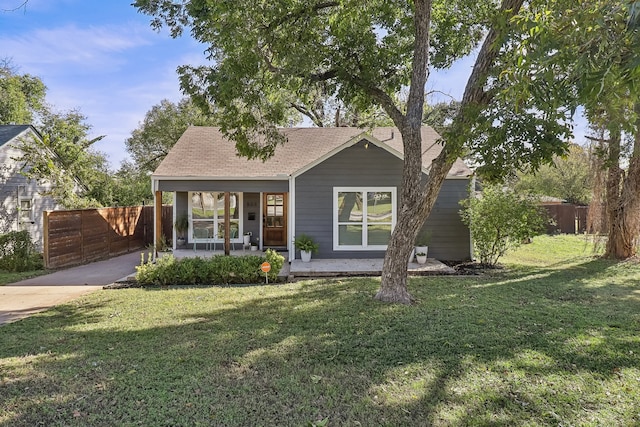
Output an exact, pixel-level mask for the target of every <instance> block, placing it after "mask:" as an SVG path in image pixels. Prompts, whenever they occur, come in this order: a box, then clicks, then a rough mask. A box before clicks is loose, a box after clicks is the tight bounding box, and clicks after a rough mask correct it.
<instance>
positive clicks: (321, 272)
mask: <svg viewBox="0 0 640 427" xmlns="http://www.w3.org/2000/svg"><path fill="white" fill-rule="evenodd" d="M261 254H262V252H261V251H250V250H232V251H231V252H230V255H231V256H244V255H261ZM280 254H281V255H282V256H284V257H285V263H284V266H283V267H282V271H280V274H279V275H278V276H279V277H284V278H288V279H293V278H299V277H338V276H379V275H380V274H381V272H382V262H383V260H382V259H370V258H369V259H318V258H314V259H312V260H311V262H302V260H299V259H294V260H293V261H291V262H290V263H289V262H287V261H286V260H287V259H288V257H289V253H288V252H286V251H284V252H280ZM214 255H224V251H222V250H218V251H212V250H198V251H196V252H194V251H193V249H177V250H175V251H174V252H173V256H174V257H176V258H189V257H196V256H199V257H202V258H207V257H212V256H214ZM407 271H408V273H409V275H412V276H430V275H433V276H436V275H447V274H454V273H455V270H454V269H453V268H451V267H449V266H447V265H445V264H443V263H442V262H440V261H438V260H437V259H435V258H428V259H427V262H426V263H425V264H418V263H417V262H410V263H409V264H408V265H407Z"/></svg>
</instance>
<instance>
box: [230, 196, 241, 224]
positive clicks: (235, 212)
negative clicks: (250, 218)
mask: <svg viewBox="0 0 640 427" xmlns="http://www.w3.org/2000/svg"><path fill="white" fill-rule="evenodd" d="M239 203H240V197H239V196H238V193H231V194H229V206H230V208H231V209H230V210H229V217H230V218H235V219H237V218H239V215H240V204H239Z"/></svg>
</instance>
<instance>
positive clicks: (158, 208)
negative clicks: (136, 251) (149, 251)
mask: <svg viewBox="0 0 640 427" xmlns="http://www.w3.org/2000/svg"><path fill="white" fill-rule="evenodd" d="M155 202H156V204H155V208H154V211H155V225H156V229H155V232H154V234H153V249H154V258H155V257H156V256H158V239H160V238H161V237H162V191H156V192H155Z"/></svg>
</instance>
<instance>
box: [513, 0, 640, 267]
mask: <svg viewBox="0 0 640 427" xmlns="http://www.w3.org/2000/svg"><path fill="white" fill-rule="evenodd" d="M638 4H639V3H638V2H636V1H629V0H626V1H621V2H610V1H605V0H587V1H583V2H581V3H580V6H579V7H576V4H575V2H570V1H563V0H557V1H555V2H552V6H553V9H552V10H547V11H545V13H540V14H539V15H536V16H535V17H532V18H531V19H529V20H527V21H526V25H528V26H529V28H530V31H531V36H530V37H529V39H528V40H527V43H526V47H525V50H526V52H527V55H528V56H529V57H530V58H533V61H535V62H536V63H537V67H539V68H540V69H541V70H544V72H548V73H549V72H554V73H557V74H560V75H564V76H566V81H567V82H568V84H569V88H568V89H569V90H570V91H571V92H572V93H574V94H575V98H576V100H577V101H576V102H577V103H580V104H582V105H584V107H585V111H586V115H587V117H588V119H589V121H590V122H591V123H592V124H593V125H594V126H595V127H596V129H599V130H600V131H598V132H597V133H598V134H599V138H600V143H601V144H600V147H599V148H600V153H601V154H602V156H603V159H602V164H603V165H604V166H605V168H606V184H605V187H606V188H605V191H604V195H605V211H606V216H607V224H608V227H609V229H608V239H607V248H606V256H608V257H613V258H627V257H630V256H633V255H635V254H636V253H637V241H638V239H637V238H638V235H639V234H640V217H639V216H638V214H637V212H638V211H640V90H639V89H640V86H638V81H640V61H639V60H638V58H640V27H639V25H638ZM625 137H626V138H628V139H629V141H630V142H631V149H630V150H629V153H630V156H629V157H628V158H627V159H625V157H624V155H623V153H624V144H623V142H624V140H625ZM625 163H628V167H626V168H625V167H624V164H625ZM625 169H626V170H625Z"/></svg>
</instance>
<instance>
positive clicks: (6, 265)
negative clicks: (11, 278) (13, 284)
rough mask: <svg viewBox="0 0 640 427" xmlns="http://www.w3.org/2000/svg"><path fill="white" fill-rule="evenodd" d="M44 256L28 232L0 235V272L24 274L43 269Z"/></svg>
mask: <svg viewBox="0 0 640 427" xmlns="http://www.w3.org/2000/svg"><path fill="white" fill-rule="evenodd" d="M42 267H43V265H42V256H41V255H40V254H39V253H38V252H37V251H36V247H35V245H34V244H33V241H32V240H31V236H30V235H29V232H27V231H24V230H23V231H12V232H9V233H7V234H3V235H0V270H5V271H11V272H22V271H32V270H40V269H42Z"/></svg>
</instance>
